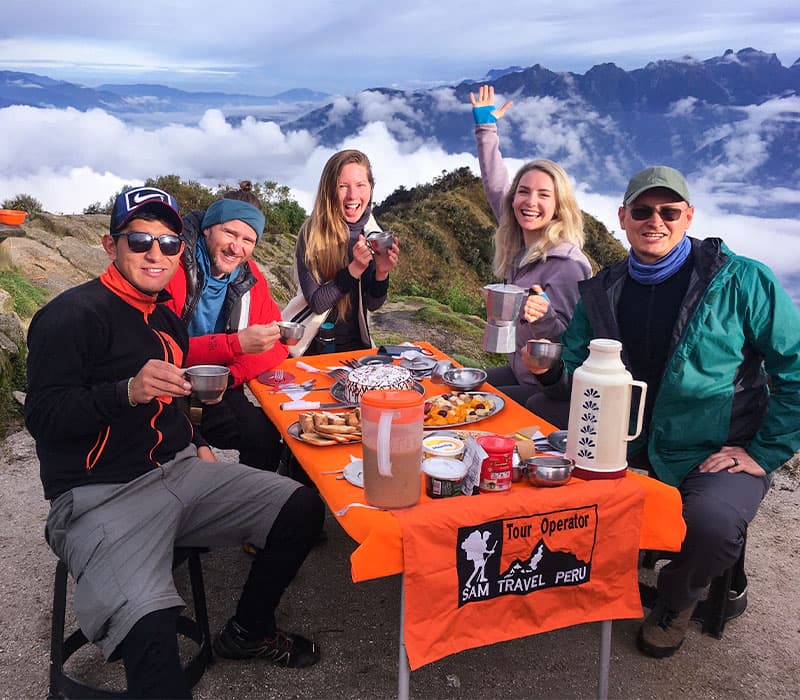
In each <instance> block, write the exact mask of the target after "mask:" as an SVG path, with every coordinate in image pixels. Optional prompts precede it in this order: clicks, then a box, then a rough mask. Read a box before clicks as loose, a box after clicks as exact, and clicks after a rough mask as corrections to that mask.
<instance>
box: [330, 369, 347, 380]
mask: <svg viewBox="0 0 800 700" xmlns="http://www.w3.org/2000/svg"><path fill="white" fill-rule="evenodd" d="M347 375H348V372H347V370H346V369H332V370H331V371H330V372H328V376H329V377H330V378H331V379H333V381H334V382H342V381H344V380H345V379H347Z"/></svg>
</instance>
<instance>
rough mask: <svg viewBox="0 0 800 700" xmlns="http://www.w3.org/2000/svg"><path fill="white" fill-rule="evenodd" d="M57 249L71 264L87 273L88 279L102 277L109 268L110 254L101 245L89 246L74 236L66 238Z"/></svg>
mask: <svg viewBox="0 0 800 700" xmlns="http://www.w3.org/2000/svg"><path fill="white" fill-rule="evenodd" d="M57 249H58V252H59V253H61V255H63V256H64V258H65V259H66V260H67V261H68V262H69V263H70V264H72V265H73V266H74V267H76V268H78V270H80V271H81V272H85V273H86V276H87V277H86V278H87V279H92V278H94V277H97V276H99V275H101V274H102V273H103V272H104V271H105V269H106V268H107V267H108V263H109V259H108V254H107V253H106V251H105V250H104V249H103V246H101V245H93V246H87V245H86V244H85V243H83V242H81V241H80V240H79V239H77V238H75V237H73V236H66V237H65V238H64V239H63V240H62V241H61V242H60V243H59V244H58V246H57Z"/></svg>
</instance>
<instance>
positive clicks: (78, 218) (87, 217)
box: [26, 212, 109, 246]
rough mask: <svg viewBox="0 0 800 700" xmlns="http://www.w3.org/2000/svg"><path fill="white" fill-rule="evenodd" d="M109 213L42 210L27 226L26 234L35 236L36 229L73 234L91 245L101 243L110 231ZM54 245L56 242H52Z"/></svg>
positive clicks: (58, 236)
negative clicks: (69, 212) (59, 212)
mask: <svg viewBox="0 0 800 700" xmlns="http://www.w3.org/2000/svg"><path fill="white" fill-rule="evenodd" d="M108 224H109V216H108V214H76V215H69V216H63V215H58V214H48V213H46V212H41V213H39V214H37V215H36V218H35V219H34V220H33V221H32V222H31V225H29V226H28V227H27V230H26V234H27V235H28V237H29V238H33V237H34V236H35V235H36V234H35V232H34V229H39V230H41V231H46V232H49V233H50V235H51V236H54V237H57V238H64V237H67V236H72V237H73V238H77V239H78V240H79V241H83V242H84V243H88V244H89V245H93V246H94V245H100V239H101V238H102V237H103V234H104V233H108ZM51 245H54V244H51Z"/></svg>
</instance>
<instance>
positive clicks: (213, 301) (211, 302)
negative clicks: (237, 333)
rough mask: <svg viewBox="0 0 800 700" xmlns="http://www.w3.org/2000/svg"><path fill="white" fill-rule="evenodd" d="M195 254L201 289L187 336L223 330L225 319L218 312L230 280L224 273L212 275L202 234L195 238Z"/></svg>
mask: <svg viewBox="0 0 800 700" xmlns="http://www.w3.org/2000/svg"><path fill="white" fill-rule="evenodd" d="M195 254H196V257H197V267H198V271H199V272H201V273H202V274H203V289H201V290H200V299H199V301H198V302H197V308H196V309H195V310H194V315H193V316H192V318H191V320H190V321H189V324H188V331H189V336H190V337H192V338H194V337H196V336H198V335H209V334H210V333H223V332H224V331H225V320H224V319H220V312H221V311H222V305H223V304H224V303H225V295H226V293H227V291H228V285H229V284H230V283H231V280H232V277H231V275H225V276H224V277H222V278H220V279H217V278H216V277H212V275H211V259H210V258H209V257H208V248H206V238H205V236H203V235H202V234H201V235H200V236H199V237H198V238H197V246H196V248H195ZM237 272H238V270H237Z"/></svg>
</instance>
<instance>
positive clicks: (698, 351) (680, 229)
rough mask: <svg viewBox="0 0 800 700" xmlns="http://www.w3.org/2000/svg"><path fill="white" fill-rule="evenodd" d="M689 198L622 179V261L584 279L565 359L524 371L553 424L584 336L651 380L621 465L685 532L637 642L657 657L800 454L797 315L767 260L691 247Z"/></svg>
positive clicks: (671, 173) (582, 353) (717, 246)
mask: <svg viewBox="0 0 800 700" xmlns="http://www.w3.org/2000/svg"><path fill="white" fill-rule="evenodd" d="M690 202H691V200H690V198H689V189H688V187H687V185H686V181H685V179H684V177H683V175H682V174H681V173H680V172H678V171H677V170H675V169H673V168H669V167H666V166H654V167H649V168H645V169H644V170H642V171H641V172H639V173H637V174H636V175H634V176H633V177H632V178H631V180H630V183H629V184H628V188H627V190H626V192H625V197H624V199H623V202H622V206H620V208H619V222H620V225H621V227H622V228H623V229H624V230H625V234H626V235H627V238H628V241H629V242H630V252H629V255H628V258H627V260H624V261H622V262H619V263H616V264H614V265H611V266H610V267H607V268H605V269H603V270H601V271H600V272H599V273H598V274H597V275H596V276H595V277H593V278H592V279H589V280H585V281H584V282H581V283H580V284H579V287H580V295H581V298H580V300H579V301H578V304H577V306H576V307H575V313H574V315H573V318H572V321H571V323H570V325H569V326H568V327H567V329H566V331H565V332H564V335H563V337H562V339H561V340H562V343H563V352H562V361H561V362H559V363H558V364H557V365H556V366H554V367H551V368H550V369H547V370H541V369H536V368H534V367H533V366H532V365H531V364H529V365H528V366H529V368H530V369H531V371H532V372H533V373H534V374H537V375H539V376H538V379H539V381H540V382H541V383H542V385H543V386H544V389H545V392H546V394H547V395H546V396H541V395H540V398H536V397H535V398H534V399H532V400H531V402H529V404H528V407H529V408H530V409H531V410H533V411H534V412H535V413H537V414H539V415H540V416H542V417H543V418H546V419H548V420H550V421H551V422H554V423H556V424H557V425H566V424H567V419H566V416H565V408H568V403H567V402H566V401H564V399H565V398H567V397H568V396H569V387H570V385H571V377H572V373H573V372H574V371H575V369H576V368H577V367H578V366H579V365H580V364H581V363H582V362H583V361H584V360H585V359H586V358H587V357H588V346H589V341H590V340H591V339H592V338H612V339H615V340H619V341H621V342H622V345H623V352H622V355H623V361H624V362H625V365H626V367H627V368H628V370H629V371H630V372H631V374H632V375H633V377H634V379H638V380H641V381H644V382H646V383H647V395H646V399H645V408H644V427H643V429H642V432H641V435H640V436H639V438H637V439H636V440H635V441H633V442H630V443H628V445H629V447H628V464H629V465H630V466H633V467H640V468H644V469H647V470H648V471H649V472H650V473H651V474H652V475H654V476H655V477H656V478H658V479H660V480H661V481H664V482H666V483H669V484H672V485H674V486H676V487H677V488H678V489H679V490H680V492H681V496H682V498H683V517H684V520H685V521H686V526H687V531H686V538H685V539H684V542H683V546H682V548H681V551H680V552H679V553H678V555H677V556H676V557H675V558H674V559H673V560H672V561H671V562H670V563H669V564H667V565H666V566H664V568H663V569H662V570H661V571H660V574H659V578H658V600H657V603H656V605H655V606H654V608H653V610H652V611H651V612H650V614H649V615H648V616H647V617H646V618H645V620H644V622H643V623H642V626H641V628H640V630H639V634H638V638H637V645H638V647H639V649H640V650H641V651H642V652H643V653H645V654H647V655H649V656H653V657H656V658H662V657H665V656H670V655H672V654H674V653H675V652H676V651H677V650H678V649H679V648H680V646H681V644H682V643H683V640H684V637H685V635H686V631H687V628H688V624H689V620H690V618H691V615H692V612H693V610H694V607H695V604H696V603H697V601H698V600H699V598H700V596H701V595H702V593H703V591H704V589H705V588H706V587H707V586H708V584H709V583H710V581H711V580H712V579H713V578H714V577H716V576H718V575H719V574H721V573H722V572H723V571H725V570H726V569H727V568H729V567H730V566H731V565H732V564H733V563H734V562H736V560H737V559H738V558H739V555H740V553H741V550H742V546H743V542H744V535H745V533H746V531H747V525H748V523H749V522H750V521H751V520H752V519H753V517H754V516H755V514H756V511H757V510H758V507H759V504H760V503H761V500H762V499H763V497H764V495H765V494H766V492H767V490H768V488H769V485H770V482H771V476H770V474H771V472H773V471H774V470H775V469H777V468H779V467H780V466H781V465H783V464H784V463H785V462H786V461H787V460H788V459H790V458H791V457H792V455H793V454H794V453H795V452H796V450H797V449H798V448H800V312H798V309H797V307H796V306H795V305H794V303H792V301H791V299H790V298H789V296H788V295H787V293H786V292H785V291H784V290H783V288H782V287H781V286H780V284H779V283H778V282H777V281H776V279H775V277H774V275H773V274H772V272H771V271H770V270H769V269H768V268H767V267H766V266H765V265H763V264H762V263H760V262H757V261H755V260H751V259H749V258H745V257H742V256H739V255H736V254H735V253H733V252H732V251H731V250H730V249H729V248H728V247H727V246H726V245H725V244H724V243H723V242H722V241H721V240H720V239H719V238H706V239H705V240H698V239H695V238H689V237H688V236H687V235H686V231H687V230H688V228H689V226H690V225H691V223H692V219H693V217H694V207H693V206H692V204H691V203H690ZM768 382H769V384H768ZM553 398H556V399H560V401H553V400H552V399H553ZM559 414H560V415H559Z"/></svg>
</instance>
